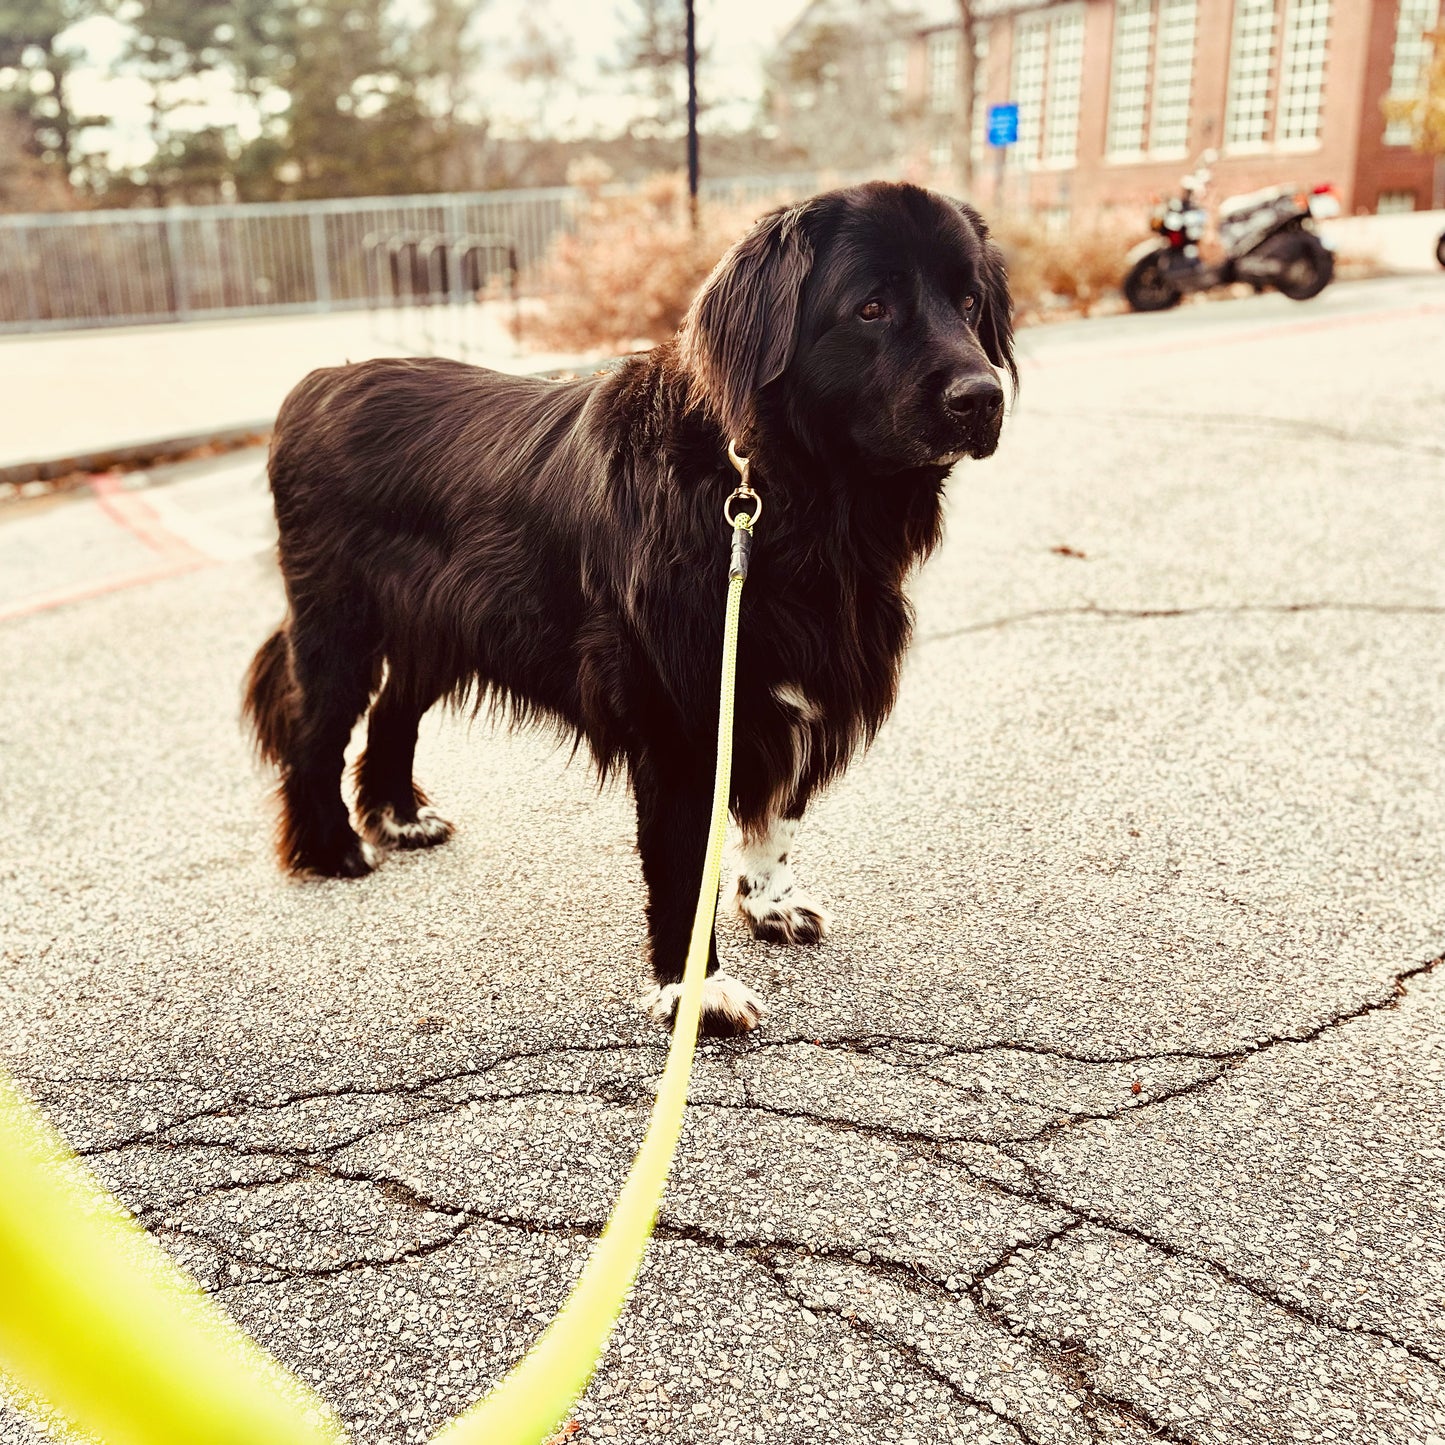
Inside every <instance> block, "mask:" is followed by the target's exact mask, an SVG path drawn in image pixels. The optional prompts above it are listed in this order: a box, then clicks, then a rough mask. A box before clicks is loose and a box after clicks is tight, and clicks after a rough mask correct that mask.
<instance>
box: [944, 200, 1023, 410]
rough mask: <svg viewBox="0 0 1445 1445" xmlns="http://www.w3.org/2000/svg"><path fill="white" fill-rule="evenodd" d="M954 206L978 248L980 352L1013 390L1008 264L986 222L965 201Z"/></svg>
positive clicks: (1014, 366)
mask: <svg viewBox="0 0 1445 1445" xmlns="http://www.w3.org/2000/svg"><path fill="white" fill-rule="evenodd" d="M954 205H956V206H957V207H958V209H959V210H960V211H962V212H963V214H964V217H965V219H966V220H967V221H968V223H969V225H970V226H972V227H973V229H974V231H975V233H976V234H977V236H978V239H979V244H980V246H981V247H982V260H981V262H980V266H979V271H980V277H979V279H980V281H981V283H982V286H981V289H982V292H983V294H982V296H980V298H979V301H980V303H981V305H980V310H981V311H982V315H980V316H979V318H978V323H977V324H978V339H979V341H980V342H981V343H982V345H983V352H984V355H985V356H987V357H988V359H989V360H990V361H991V362H993V364H994V365H995V366H997V367H1001V368H1002V369H1003V370H1004V371H1006V372H1008V374H1009V380H1010V381H1012V383H1013V388H1014V390H1015V391H1017V390H1018V386H1019V369H1018V363H1017V362H1016V361H1015V360H1014V305H1013V297H1012V296H1011V295H1010V294H1009V288H1008V265H1007V263H1006V262H1005V261H1004V258H1003V252H1002V251H1000V250H999V248H998V245H997V243H996V242H995V241H994V240H993V239H992V237H991V236H990V235H989V230H988V222H987V221H985V220H984V218H983V217H982V216H981V215H979V213H978V212H977V211H976V210H975V209H974V208H973V207H972V206H970V205H969V204H968V202H967V201H955V202H954Z"/></svg>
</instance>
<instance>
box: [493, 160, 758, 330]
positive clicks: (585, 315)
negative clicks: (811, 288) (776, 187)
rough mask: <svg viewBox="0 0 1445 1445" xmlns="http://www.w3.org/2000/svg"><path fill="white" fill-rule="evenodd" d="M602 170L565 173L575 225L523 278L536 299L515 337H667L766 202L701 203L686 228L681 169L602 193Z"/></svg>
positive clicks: (686, 209)
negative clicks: (576, 191) (572, 188)
mask: <svg viewBox="0 0 1445 1445" xmlns="http://www.w3.org/2000/svg"><path fill="white" fill-rule="evenodd" d="M606 176H607V172H606V170H605V168H603V167H600V166H593V167H589V168H588V169H586V170H583V171H581V173H580V174H578V173H576V172H574V174H573V175H572V176H571V177H569V179H571V180H572V181H573V183H574V184H576V185H578V186H580V187H581V188H582V190H583V193H584V196H585V201H584V203H583V204H584V209H583V211H582V214H581V215H580V216H579V217H578V221H577V227H576V229H575V231H572V232H569V233H564V234H563V235H560V236H559V237H558V238H557V239H556V241H555V242H553V244H552V248H551V250H550V251H549V252H548V254H547V257H546V259H545V261H543V263H542V265H541V266H540V267H539V268H538V270H537V271H536V272H535V273H534V274H533V276H532V277H531V278H530V280H531V288H532V289H533V290H534V291H535V292H536V293H537V294H538V296H539V298H540V300H541V303H542V304H541V305H540V306H537V307H535V308H529V309H528V311H527V312H526V313H525V314H524V315H523V317H522V320H521V332H522V338H523V339H524V340H526V341H528V342H529V343H531V344H532V345H534V346H537V347H545V348H549V349H553V350H558V351H593V350H598V349H601V350H608V351H613V352H623V351H636V350H638V349H640V348H643V347H646V346H648V345H650V344H652V343H655V342H658V341H663V340H665V339H666V338H667V337H669V336H671V335H672V334H673V333H674V332H675V331H676V330H677V328H678V326H679V325H680V324H681V322H682V318H683V316H684V315H685V314H686V313H687V308H688V306H689V304H690V303H691V301H692V298H693V296H694V295H695V294H696V292H697V289H698V287H699V286H701V285H702V283H703V281H704V280H706V278H707V274H708V272H709V271H711V270H712V268H713V266H714V265H715V264H716V263H717V261H718V258H719V257H720V256H721V255H722V254H723V252H724V251H726V250H727V248H728V247H729V246H730V245H732V243H733V242H734V241H736V240H737V239H738V237H739V236H741V235H742V234H743V233H744V232H745V231H746V230H747V229H748V227H749V226H750V225H751V224H752V222H753V221H754V220H755V219H756V218H757V216H758V215H760V214H761V213H762V212H763V211H764V210H767V209H769V207H768V206H767V205H764V204H761V203H757V202H753V203H750V204H748V205H744V206H737V205H715V204H714V205H703V206H702V207H701V209H700V212H699V216H698V225H697V229H696V230H695V231H694V230H693V229H692V226H691V222H690V220H689V217H688V197H687V186H686V183H685V182H684V180H683V178H682V177H681V176H680V175H671V174H664V175H657V176H654V177H652V179H651V180H649V181H647V182H645V183H644V184H643V185H642V186H640V187H638V188H637V189H636V190H631V191H627V192H625V193H623V194H604V192H603V184H604V182H605V180H606Z"/></svg>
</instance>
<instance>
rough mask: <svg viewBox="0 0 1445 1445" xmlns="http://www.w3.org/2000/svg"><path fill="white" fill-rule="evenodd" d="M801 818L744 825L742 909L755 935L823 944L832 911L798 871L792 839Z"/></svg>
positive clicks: (740, 862) (739, 900) (740, 867)
mask: <svg viewBox="0 0 1445 1445" xmlns="http://www.w3.org/2000/svg"><path fill="white" fill-rule="evenodd" d="M799 811H801V809H800V810H799ZM801 821H802V820H801V818H798V817H792V818H767V819H765V820H764V821H763V822H762V823H759V824H755V825H753V826H751V827H745V828H744V829H743V840H742V847H741V848H740V849H739V850H738V892H737V904H738V912H739V913H741V914H742V916H743V921H744V922H745V923H746V924H747V925H748V931H749V932H750V933H751V934H752V935H753V937H754V938H761V939H765V940H767V941H768V942H769V943H820V942H821V941H822V939H823V935H824V934H825V933H826V932H827V931H828V914H827V911H826V910H825V909H824V908H823V905H822V904H821V903H819V902H817V901H816V900H815V899H814V898H812V897H811V896H809V895H808V894H807V893H805V892H804V891H803V889H802V888H801V887H800V886H799V884H798V882H797V879H796V878H795V877H794V875H793V862H792V856H793V838H794V836H795V835H796V834H797V831H798V824H799V823H800V822H801Z"/></svg>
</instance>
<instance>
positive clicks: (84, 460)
mask: <svg viewBox="0 0 1445 1445" xmlns="http://www.w3.org/2000/svg"><path fill="white" fill-rule="evenodd" d="M625 359H626V358H624V357H621V356H609V357H606V358H604V359H603V360H601V361H592V362H585V363H583V364H581V365H578V366H568V367H560V368H559V367H552V368H549V369H548V370H546V371H533V372H526V373H523V374H524V375H528V376H541V377H547V378H550V379H551V380H554V381H563V380H566V379H567V378H568V377H577V376H592V375H594V374H595V373H597V372H600V371H607V370H610V369H611V368H612V367H614V366H620V365H621V364H622V362H623V361H624V360H625ZM275 420H276V419H275V417H272V416H268V417H265V418H264V419H260V420H257V421H249V422H240V423H237V424H235V425H232V426H225V427H212V428H210V429H208V430H205V431H198V432H187V433H185V434H184V435H181V436H162V437H153V438H151V439H149V440H147V441H137V442H123V443H120V444H118V445H116V446H110V447H105V448H103V449H102V450H98V451H89V452H77V453H74V454H73V455H69V456H59V457H46V458H41V459H40V460H37V461H31V462H11V463H10V464H9V465H8V466H0V487H3V486H16V487H18V486H23V485H24V484H25V483H26V482H49V481H54V480H55V479H56V478H58V477H68V476H71V475H72V474H74V473H76V472H103V471H107V470H109V469H110V468H111V467H132V468H138V467H142V466H148V465H150V464H152V463H154V462H166V461H171V460H173V459H175V458H177V457H182V456H184V455H185V454H186V453H187V452H190V451H194V450H195V449H196V448H197V447H204V446H219V447H239V446H244V445H246V444H247V443H254V444H255V445H257V446H259V445H260V444H261V443H262V442H264V441H265V440H267V438H269V437H270V435H271V428H272V426H273V425H274V424H275Z"/></svg>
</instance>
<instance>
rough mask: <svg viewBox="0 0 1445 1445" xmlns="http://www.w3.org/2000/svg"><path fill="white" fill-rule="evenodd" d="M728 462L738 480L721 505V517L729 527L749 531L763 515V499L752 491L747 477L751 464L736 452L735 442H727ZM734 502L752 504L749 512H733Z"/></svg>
mask: <svg viewBox="0 0 1445 1445" xmlns="http://www.w3.org/2000/svg"><path fill="white" fill-rule="evenodd" d="M728 460H729V461H730V462H731V463H732V464H733V466H734V468H736V470H737V474H738V477H739V478H740V480H739V482H738V484H737V487H736V488H735V489H734V490H733V491H732V492H731V493H730V494H729V496H728V499H727V501H725V502H724V503H723V516H724V517H725V518H726V519H727V524H728V526H729V527H741V528H742V529H743V531H745V532H747V531H751V530H752V528H753V527H754V526H756V524H757V520H758V518H759V517H761V516H762V515H763V499H762V498H761V497H760V496H759V495H758V494H757V493H756V492H755V491H753V489H752V485H751V483H750V482H749V480H748V479H749V477H750V475H751V473H752V465H753V464H752V462H751V461H749V460H748V458H747V457H745V456H742V455H740V454H739V452H738V444H737V443H736V442H735V441H730V442H728ZM735 502H749V503H751V504H752V511H751V512H735V511H734V509H733V504H734V503H735Z"/></svg>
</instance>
